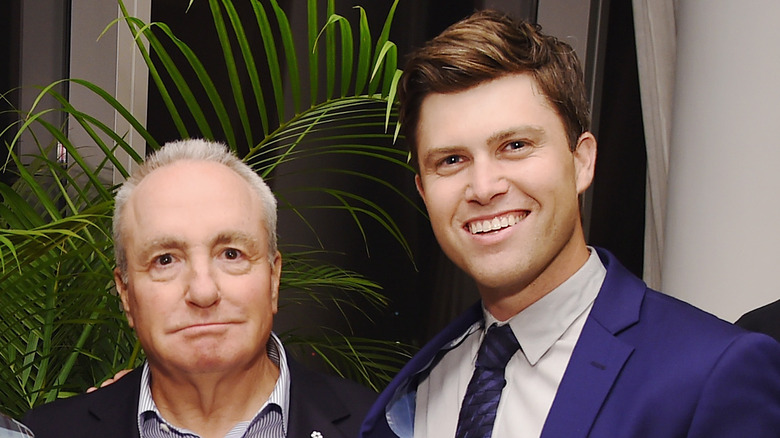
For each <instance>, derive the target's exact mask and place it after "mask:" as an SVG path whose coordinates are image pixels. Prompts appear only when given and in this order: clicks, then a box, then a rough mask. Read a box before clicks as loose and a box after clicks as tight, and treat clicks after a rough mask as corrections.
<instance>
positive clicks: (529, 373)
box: [414, 248, 607, 438]
mask: <svg viewBox="0 0 780 438" xmlns="http://www.w3.org/2000/svg"><path fill="white" fill-rule="evenodd" d="M589 249H590V257H589V258H588V260H587V261H586V262H585V264H584V265H583V266H582V268H580V270H578V271H577V272H576V273H575V274H574V275H572V276H571V277H570V278H569V279H568V280H566V281H565V282H564V283H563V284H561V285H560V286H558V287H557V288H555V289H554V290H552V291H551V292H550V293H548V294H547V295H545V296H544V297H542V298H541V299H540V300H539V301H537V302H535V303H534V304H532V305H531V306H529V307H528V308H526V309H525V310H523V311H522V312H520V313H518V314H517V315H515V316H514V317H512V318H511V319H509V321H497V320H496V319H495V318H494V317H493V315H491V314H490V312H488V311H487V310H485V309H484V308H483V313H484V315H485V318H484V321H480V322H479V323H477V324H475V325H474V326H472V327H471V328H470V329H469V330H468V331H467V332H466V333H467V335H466V337H465V339H464V340H463V342H461V343H460V344H459V345H457V346H456V347H455V348H453V349H452V350H451V351H449V352H448V353H447V354H445V355H444V357H443V358H442V359H441V361H440V362H439V363H438V364H437V365H436V366H435V367H434V368H433V369H432V370H431V373H430V374H429V375H428V377H426V378H425V379H424V380H423V381H422V382H420V384H419V386H418V387H417V399H416V408H415V420H414V436H415V437H428V438H436V437H447V438H452V437H453V436H455V429H456V428H457V424H458V414H459V412H460V405H461V403H462V401H463V397H464V396H465V394H466V387H467V386H468V383H469V380H471V375H472V374H473V373H474V364H475V362H476V359H477V351H478V350H479V346H480V344H481V343H482V338H483V337H484V335H485V327H490V325H491V324H493V323H494V322H496V323H498V324H499V325H502V324H509V325H510V326H511V327H512V331H513V332H514V334H515V337H517V340H518V342H519V343H520V348H521V350H519V351H518V352H517V353H515V355H514V356H513V357H512V358H511V359H510V360H509V363H508V364H507V367H506V372H505V377H506V380H507V385H506V387H505V388H504V390H503V392H502V394H501V401H500V402H499V405H498V412H497V416H496V423H495V425H494V426H493V436H494V437H512V438H538V437H539V436H540V435H541V433H542V427H543V426H544V422H545V419H546V418H547V413H548V412H549V411H550V406H552V403H553V399H554V398H555V394H556V391H557V390H558V385H559V384H560V383H561V379H562V378H563V373H564V371H565V370H566V366H567V365H568V363H569V359H570V358H571V354H572V351H573V350H574V346H575V344H576V343H577V340H578V339H579V336H580V333H581V332H582V327H583V326H584V324H585V320H586V319H587V317H588V314H589V313H590V309H591V308H592V307H593V301H594V300H595V299H596V295H598V292H599V289H601V285H602V283H603V282H604V278H605V277H606V274H607V270H606V268H604V265H603V264H602V263H601V260H600V259H599V257H598V255H597V254H596V251H595V250H594V249H593V248H589Z"/></svg>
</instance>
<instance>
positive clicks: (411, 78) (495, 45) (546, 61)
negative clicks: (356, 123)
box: [399, 10, 590, 170]
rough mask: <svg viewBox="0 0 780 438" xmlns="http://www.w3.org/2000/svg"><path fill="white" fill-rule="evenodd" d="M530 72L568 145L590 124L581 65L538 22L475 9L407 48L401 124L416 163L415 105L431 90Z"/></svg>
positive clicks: (457, 89)
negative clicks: (422, 42)
mask: <svg viewBox="0 0 780 438" xmlns="http://www.w3.org/2000/svg"><path fill="white" fill-rule="evenodd" d="M518 73H528V74H530V75H531V76H533V78H534V80H535V82H536V85H537V87H538V88H539V91H540V92H541V93H542V94H543V95H544V96H545V97H546V98H547V100H548V101H549V102H550V104H551V105H552V107H553V109H554V110H555V111H556V112H557V113H558V115H559V117H560V118H561V121H562V122H563V125H564V128H565V129H566V134H567V137H568V140H569V143H570V145H571V147H572V149H573V148H574V147H575V146H576V144H577V139H578V138H579V136H580V135H581V134H582V133H583V132H586V131H588V130H589V129H590V107H589V106H588V100H587V97H586V93H585V85H584V82H583V73H582V66H581V65H580V62H579V60H578V59H577V55H576V54H575V53H574V49H572V47H571V46H570V45H568V44H566V43H564V42H562V41H559V40H558V39H557V38H555V37H552V36H548V35H545V34H543V33H541V27H540V26H539V25H535V24H530V23H527V22H524V21H514V20H512V19H511V18H509V17H508V16H507V15H505V14H503V13H500V12H497V11H490V10H485V11H480V12H476V13H474V14H473V15H471V16H469V17H467V18H465V19H463V20H461V21H459V22H457V23H455V24H453V25H452V26H450V27H448V28H447V29H445V30H444V32H442V33H441V34H440V35H439V36H437V37H436V38H434V39H432V40H430V41H428V42H427V43H426V44H425V45H424V46H423V47H421V48H419V49H417V50H416V51H415V52H413V53H412V54H411V55H410V57H409V60H408V62H407V65H406V68H405V69H404V74H403V76H402V77H401V83H400V87H399V93H400V94H399V96H400V100H401V113H400V116H401V123H402V125H401V127H402V130H403V133H404V135H405V137H406V140H407V142H408V144H409V148H410V151H411V163H410V164H411V165H412V166H414V168H415V169H417V170H419V167H418V163H417V139H416V134H417V129H418V124H419V118H420V107H421V106H422V102H423V100H424V99H425V97H426V96H428V95H429V94H432V93H443V94H446V93H457V92H461V91H465V90H468V89H469V88H472V87H474V86H477V85H479V84H481V83H483V82H487V81H491V80H494V79H498V78H501V77H504V76H507V75H511V74H518Z"/></svg>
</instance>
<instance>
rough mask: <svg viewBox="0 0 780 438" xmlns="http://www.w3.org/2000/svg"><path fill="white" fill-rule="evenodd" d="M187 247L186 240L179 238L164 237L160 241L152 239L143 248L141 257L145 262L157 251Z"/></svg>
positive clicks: (140, 252) (140, 253)
mask: <svg viewBox="0 0 780 438" xmlns="http://www.w3.org/2000/svg"><path fill="white" fill-rule="evenodd" d="M186 247H187V244H186V243H185V242H184V240H183V239H181V238H178V237H163V238H159V239H152V240H151V241H150V242H149V243H146V244H144V245H143V246H142V248H141V250H140V251H139V256H140V259H141V260H144V261H145V260H147V259H148V258H149V257H151V255H152V254H154V253H155V252H157V251H160V250H164V249H181V248H186Z"/></svg>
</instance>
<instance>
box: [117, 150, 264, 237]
mask: <svg viewBox="0 0 780 438" xmlns="http://www.w3.org/2000/svg"><path fill="white" fill-rule="evenodd" d="M122 226H123V230H124V231H125V232H126V234H128V238H129V239H128V240H134V239H137V238H143V239H161V238H165V237H168V236H171V235H176V236H179V238H186V239H207V238H213V236H214V235H218V234H225V233H228V234H235V233H240V234H244V235H256V236H257V238H264V237H265V236H264V222H263V211H262V205H261V202H260V199H259V196H258V195H257V194H256V193H255V192H254V190H253V189H252V187H251V186H250V185H249V183H248V182H247V181H245V180H244V179H243V178H242V177H241V176H239V175H238V174H237V173H235V172H234V171H233V170H231V169H230V168H228V167H227V166H225V165H222V164H219V163H212V162H205V161H182V162H177V163H173V164H170V165H168V166H165V167H162V168H159V169H157V170H155V171H153V172H152V173H150V174H149V175H147V176H146V178H144V179H143V180H142V181H141V182H140V183H139V184H138V186H137V187H136V188H135V190H134V192H133V193H132V195H131V197H130V199H128V201H127V207H126V209H125V212H124V214H123V218H122ZM127 243H131V242H130V241H128V242H127Z"/></svg>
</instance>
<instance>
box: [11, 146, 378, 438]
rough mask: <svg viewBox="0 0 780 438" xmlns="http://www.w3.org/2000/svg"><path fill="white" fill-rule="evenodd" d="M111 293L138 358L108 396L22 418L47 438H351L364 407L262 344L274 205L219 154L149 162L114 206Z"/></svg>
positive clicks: (201, 151) (276, 260)
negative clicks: (141, 360) (140, 351)
mask: <svg viewBox="0 0 780 438" xmlns="http://www.w3.org/2000/svg"><path fill="white" fill-rule="evenodd" d="M114 239H115V244H116V251H115V252H116V257H117V268H116V270H115V280H116V285H117V289H118V291H119V294H120V297H121V300H122V305H123V306H124V310H125V313H126V315H127V319H128V322H129V323H130V325H131V326H132V327H133V328H134V329H135V332H136V334H137V335H138V339H139V340H140V342H141V345H142V347H143V348H144V351H145V353H146V356H147V361H146V363H145V364H144V366H142V367H140V368H138V369H136V370H135V371H133V372H132V373H130V374H129V375H128V376H126V377H124V378H122V379H120V380H119V381H117V382H116V383H114V384H113V385H110V386H108V387H106V388H102V389H100V390H98V391H95V392H92V393H89V394H84V395H79V396H77V397H73V398H69V399H65V400H61V401H57V402H54V403H51V404H48V405H44V406H42V407H40V408H38V409H35V410H33V411H32V412H31V413H29V414H28V415H27V416H26V417H25V423H26V424H27V425H28V426H30V428H31V429H32V430H33V432H35V434H36V436H38V438H47V437H63V436H68V437H103V438H104V437H141V438H151V437H286V436H290V437H309V436H311V437H318V436H322V437H329V436H343V437H351V436H355V435H356V434H357V428H358V426H359V422H360V420H361V419H362V417H363V414H364V413H365V411H366V408H367V407H368V405H369V404H370V403H371V401H372V400H373V398H374V395H373V393H372V392H371V391H369V390H368V389H366V388H363V387H360V386H359V385H357V384H354V383H351V382H347V381H344V380H341V379H336V378H333V377H326V376H322V375H319V374H314V373H311V372H308V371H306V370H304V369H302V368H301V367H300V366H298V365H296V364H295V363H294V362H292V361H290V360H288V358H287V355H286V353H285V350H284V348H283V347H282V344H281V342H280V341H279V339H278V338H277V337H276V336H275V335H274V334H273V333H272V332H271V327H272V324H273V317H274V314H276V311H277V300H278V294H279V277H280V273H281V267H282V258H281V255H280V254H279V252H278V251H277V247H276V200H275V198H274V196H273V194H272V193H271V191H270V189H269V188H268V186H267V185H266V184H265V183H264V182H263V181H262V179H261V178H260V177H259V176H257V174H255V173H254V172H253V171H252V169H250V168H249V167H248V166H246V165H245V164H244V163H242V162H241V161H240V160H238V159H237V158H236V157H235V156H234V155H232V154H231V153H229V152H228V151H227V150H226V148H225V147H224V146H223V145H221V144H218V143H210V142H206V141H202V140H188V141H182V142H176V143H169V144H167V145H165V146H164V147H163V148H162V149H161V150H160V151H158V152H157V153H155V154H154V155H152V156H151V157H149V158H148V159H147V160H146V162H145V163H144V164H143V165H142V166H140V167H139V168H138V169H137V170H136V171H135V172H134V174H133V175H132V177H131V178H130V179H129V180H128V181H127V182H126V183H125V184H124V185H123V186H122V188H121V189H120V191H119V193H118V194H117V196H116V209H115V213H114Z"/></svg>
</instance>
